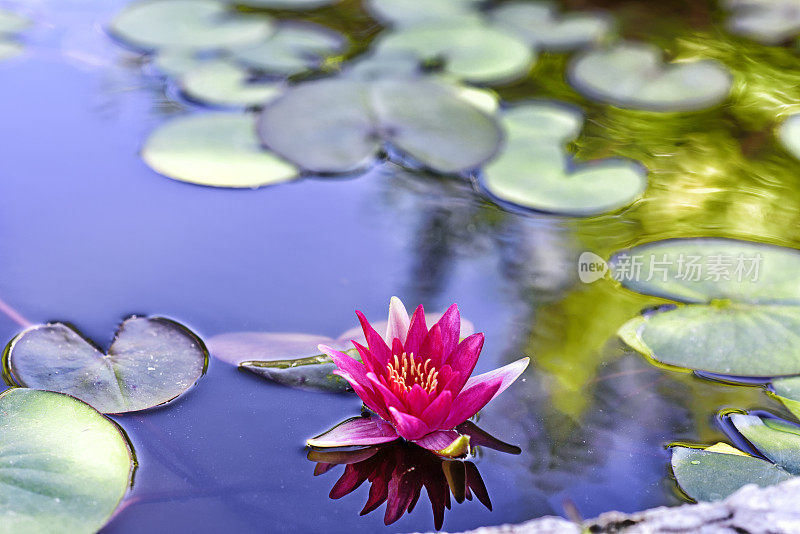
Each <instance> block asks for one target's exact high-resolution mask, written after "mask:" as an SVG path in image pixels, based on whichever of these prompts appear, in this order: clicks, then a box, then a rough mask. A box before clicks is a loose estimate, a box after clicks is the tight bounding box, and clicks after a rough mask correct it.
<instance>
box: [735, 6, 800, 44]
mask: <svg viewBox="0 0 800 534" xmlns="http://www.w3.org/2000/svg"><path fill="white" fill-rule="evenodd" d="M725 4H726V5H727V7H728V9H730V10H732V11H733V13H732V15H731V18H730V19H729V20H728V24H727V26H728V29H729V30H730V31H732V32H733V33H736V34H739V35H744V36H745V37H749V38H750V39H754V40H756V41H758V42H760V43H764V44H768V45H777V44H781V43H783V42H784V41H788V40H789V39H791V38H792V37H794V36H796V35H797V34H800V6H798V3H797V0H727V2H725Z"/></svg>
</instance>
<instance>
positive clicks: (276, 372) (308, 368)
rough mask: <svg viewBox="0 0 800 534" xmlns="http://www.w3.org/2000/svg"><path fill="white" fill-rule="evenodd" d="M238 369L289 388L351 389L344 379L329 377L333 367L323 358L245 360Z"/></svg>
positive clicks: (335, 390) (338, 390)
mask: <svg viewBox="0 0 800 534" xmlns="http://www.w3.org/2000/svg"><path fill="white" fill-rule="evenodd" d="M352 352H355V349H353V351H352ZM239 367H240V368H242V369H245V370H247V371H250V372H251V373H255V374H257V375H259V376H261V377H263V378H266V379H268V380H271V381H273V382H276V383H278V384H282V385H284V386H289V387H293V388H298V389H310V390H317V391H333V392H345V391H352V390H353V389H352V388H351V387H350V384H348V383H347V381H346V380H345V379H343V378H342V377H340V376H338V375H335V374H333V372H334V371H335V370H336V365H334V363H333V362H332V361H331V359H330V358H328V357H327V356H325V355H319V356H310V357H308V358H299V359H295V360H272V361H260V360H254V361H245V362H242V363H241V364H239Z"/></svg>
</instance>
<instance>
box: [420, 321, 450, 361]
mask: <svg viewBox="0 0 800 534" xmlns="http://www.w3.org/2000/svg"><path fill="white" fill-rule="evenodd" d="M443 347H444V338H443V336H442V327H441V326H440V325H439V324H438V323H437V324H435V325H433V326H432V327H431V329H430V330H428V335H426V336H425V340H424V341H423V342H422V346H421V347H420V349H419V354H418V355H417V356H418V358H417V361H418V362H424V361H425V360H428V359H430V360H431V363H432V364H433V366H434V367H436V368H438V367H439V366H440V365H441V364H442V348H443Z"/></svg>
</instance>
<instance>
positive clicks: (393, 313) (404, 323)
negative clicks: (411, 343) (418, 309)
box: [386, 297, 411, 343]
mask: <svg viewBox="0 0 800 534" xmlns="http://www.w3.org/2000/svg"><path fill="white" fill-rule="evenodd" d="M410 323H411V320H410V319H409V318H408V312H407V311H406V307H405V306H404V305H403V302H402V301H401V300H400V299H399V298H397V297H392V300H390V301H389V325H388V326H387V327H386V342H387V343H391V342H392V341H393V340H395V339H399V340H400V343H405V342H406V336H408V327H409V324H410Z"/></svg>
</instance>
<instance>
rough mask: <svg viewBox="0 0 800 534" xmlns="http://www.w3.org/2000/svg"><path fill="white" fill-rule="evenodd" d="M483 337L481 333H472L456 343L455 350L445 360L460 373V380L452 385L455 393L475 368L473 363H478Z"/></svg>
mask: <svg viewBox="0 0 800 534" xmlns="http://www.w3.org/2000/svg"><path fill="white" fill-rule="evenodd" d="M483 339H484V337H483V334H480V333H479V334H472V335H471V336H469V337H468V338H466V339H465V340H464V341H462V342H461V343H459V344H458V347H456V350H455V352H453V354H452V355H451V356H450V358H449V359H448V360H447V361H446V363H447V364H448V365H450V366H451V367H452V368H453V369H454V370H456V371H457V372H458V373H459V374H460V375H461V380H460V381H459V382H458V383H456V384H455V385H454V386H453V389H454V391H455V392H456V393H457V392H459V391H461V388H463V387H464V384H465V383H466V382H467V379H468V378H469V375H471V374H472V371H473V370H475V364H476V363H478V356H480V354H481V350H482V349H483Z"/></svg>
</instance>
